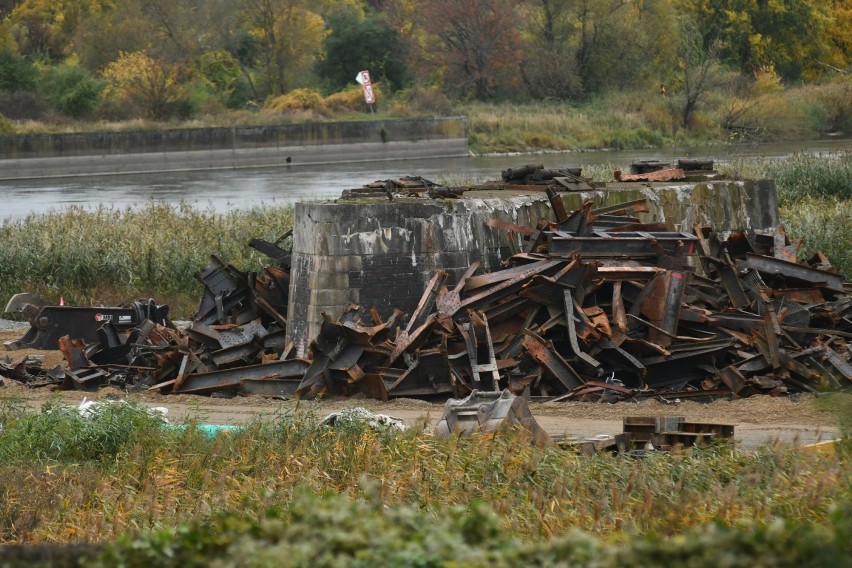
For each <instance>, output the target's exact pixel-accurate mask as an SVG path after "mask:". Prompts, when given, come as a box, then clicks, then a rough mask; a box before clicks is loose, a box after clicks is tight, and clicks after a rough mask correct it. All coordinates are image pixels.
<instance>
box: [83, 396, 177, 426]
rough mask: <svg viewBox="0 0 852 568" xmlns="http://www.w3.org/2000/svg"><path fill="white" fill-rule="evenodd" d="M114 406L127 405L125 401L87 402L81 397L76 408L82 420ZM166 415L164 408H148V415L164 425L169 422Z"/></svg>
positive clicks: (87, 400) (167, 410)
mask: <svg viewBox="0 0 852 568" xmlns="http://www.w3.org/2000/svg"><path fill="white" fill-rule="evenodd" d="M114 404H128V403H127V401H126V400H89V399H87V398H86V397H83V401H82V402H81V403H80V405H79V406H78V407H77V410H78V411H79V412H80V416H82V417H83V418H92V417H93V416H94V415H95V414H96V413H97V410H98V409H99V408H103V407H104V406H107V405H114ZM168 413H169V409H168V408H166V407H165V406H153V407H148V414H150V415H151V416H154V417H156V418H160V419H161V420H162V421H163V422H165V423H166V424H168V422H169V419H168V418H167V416H166V415H167V414H168Z"/></svg>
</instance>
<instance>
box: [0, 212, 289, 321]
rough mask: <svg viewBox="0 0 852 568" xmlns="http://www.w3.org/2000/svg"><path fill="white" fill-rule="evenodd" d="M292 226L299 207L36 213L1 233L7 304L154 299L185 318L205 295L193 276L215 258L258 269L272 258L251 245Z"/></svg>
mask: <svg viewBox="0 0 852 568" xmlns="http://www.w3.org/2000/svg"><path fill="white" fill-rule="evenodd" d="M292 226H293V210H292V208H291V207H289V206H280V205H273V206H263V207H255V208H251V209H234V210H231V211H227V212H216V211H213V210H207V209H198V208H195V207H193V206H191V205H188V204H179V205H175V206H172V205H168V204H163V203H156V202H149V203H147V204H145V205H144V206H142V207H138V208H126V209H118V208H114V207H109V206H100V207H98V208H96V209H84V208H80V207H71V208H68V209H64V210H60V211H57V212H51V213H47V214H33V215H30V216H28V217H26V218H25V219H21V220H16V221H9V222H6V223H4V224H3V225H2V226H0V242H3V245H4V246H3V247H2V248H0V297H2V298H8V297H10V296H11V295H12V294H15V293H17V292H22V291H28V292H35V293H38V294H41V295H43V296H44V297H45V298H47V299H49V300H52V301H58V300H59V297H60V296H63V297H64V299H65V301H66V302H67V303H69V304H75V305H114V304H115V303H116V302H126V301H129V300H133V299H136V298H149V297H152V298H155V299H156V300H158V301H161V302H162V301H166V302H167V303H169V304H170V305H171V307H172V313H173V314H174V315H176V316H178V317H181V318H185V317H188V316H189V315H190V313H191V312H192V310H193V309H194V308H195V307H197V303H198V298H200V296H201V284H200V283H199V282H198V281H197V280H196V279H195V278H194V276H193V275H194V274H195V273H196V272H197V271H198V270H200V269H202V268H204V267H205V266H206V265H207V264H208V262H209V256H210V255H211V254H216V255H218V256H219V257H220V258H221V259H222V260H223V261H224V262H226V263H232V264H234V265H235V266H237V267H238V268H241V269H243V270H251V269H256V268H258V267H260V266H263V265H264V264H266V263H267V262H268V260H269V259H267V258H266V257H264V256H263V255H260V254H259V253H257V252H255V251H254V250H253V249H250V248H249V247H248V246H246V245H247V243H248V241H249V239H250V238H252V237H261V238H265V239H268V240H275V239H276V238H277V237H278V236H280V235H281V234H283V233H284V232H285V231H287V230H288V229H290V228H291V227H292Z"/></svg>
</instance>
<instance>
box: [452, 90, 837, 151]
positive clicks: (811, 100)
mask: <svg viewBox="0 0 852 568" xmlns="http://www.w3.org/2000/svg"><path fill="white" fill-rule="evenodd" d="M679 104H680V103H679V102H678V100H677V99H676V98H673V97H670V96H661V95H659V94H658V93H656V92H655V91H653V90H651V89H649V90H645V91H639V90H627V91H623V92H618V93H609V94H605V95H600V96H598V97H595V98H594V99H592V100H591V101H587V102H582V103H578V102H574V103H571V102H554V101H546V102H530V103H526V104H523V103H468V104H463V105H459V106H458V107H457V108H456V111H457V112H458V113H459V114H462V115H465V116H467V117H468V129H469V141H470V148H471V151H473V152H474V153H477V154H483V153H499V152H535V151H560V150H590V149H601V148H609V149H619V150H621V149H641V148H659V147H665V146H685V145H696V144H697V145H706V144H727V143H731V142H758V141H770V140H815V139H818V138H820V137H821V136H823V135H824V133H826V132H828V131H833V132H835V133H840V134H843V133H846V135H849V134H850V133H852V81H844V82H835V83H827V84H823V85H806V86H800V87H790V88H788V89H785V90H783V91H782V90H778V91H769V92H766V93H759V92H758V93H754V94H752V95H750V96H748V97H746V98H738V97H737V96H736V95H734V94H733V93H732V92H730V90H729V89H726V88H722V87H717V88H714V89H710V90H708V91H707V93H705V100H704V104H703V106H702V107H701V110H700V111H696V115H695V117H694V122H693V124H692V126H691V127H690V128H688V129H687V128H683V126H682V124H681V123H680V122H679V121H680V114H679V113H680V110H679ZM734 116H736V117H737V118H736V122H737V127H736V128H734V127H733V126H732V124H733V122H732V121H734V120H735V119H734Z"/></svg>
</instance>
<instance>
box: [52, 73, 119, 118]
mask: <svg viewBox="0 0 852 568" xmlns="http://www.w3.org/2000/svg"><path fill="white" fill-rule="evenodd" d="M103 87H104V84H103V81H100V80H98V79H97V78H95V77H94V76H92V74H91V73H89V72H88V71H87V70H86V69H84V68H83V67H80V66H78V65H56V66H53V67H48V68H46V69H45V71H44V73H43V74H42V76H41V80H40V82H39V91H40V93H41V95H42V96H43V97H44V98H45V99H47V100H48V101H49V102H50V104H51V106H52V107H53V109H54V110H56V111H57V112H59V113H61V114H64V115H66V116H70V117H73V118H84V117H87V116H90V115H91V114H92V113H93V112H94V111H95V109H96V108H97V107H98V103H99V102H100V100H99V97H100V94H101V91H102V90H103Z"/></svg>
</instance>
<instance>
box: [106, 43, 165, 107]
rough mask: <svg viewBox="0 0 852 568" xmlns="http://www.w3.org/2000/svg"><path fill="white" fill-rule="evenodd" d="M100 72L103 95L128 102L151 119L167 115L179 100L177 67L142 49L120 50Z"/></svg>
mask: <svg viewBox="0 0 852 568" xmlns="http://www.w3.org/2000/svg"><path fill="white" fill-rule="evenodd" d="M103 76H104V79H105V80H106V82H107V86H106V89H105V92H104V96H105V97H106V98H109V99H113V100H116V101H122V102H126V103H129V104H131V105H133V106H134V107H136V108H137V109H138V110H139V112H141V113H142V114H143V115H145V116H146V117H148V118H151V119H154V120H163V119H165V118H168V117H169V116H170V115H171V114H172V113H173V111H174V108H175V103H177V102H178V101H179V100H180V94H181V93H180V85H179V83H178V69H177V68H176V67H175V66H173V65H169V64H167V63H165V62H163V61H159V60H156V59H153V58H151V57H150V56H149V55H148V54H147V53H145V52H142V51H135V52H132V53H126V52H121V54H120V55H119V57H118V59H117V60H116V61H113V62H112V63H110V64H109V65H107V67H106V68H105V69H104V71H103Z"/></svg>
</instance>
